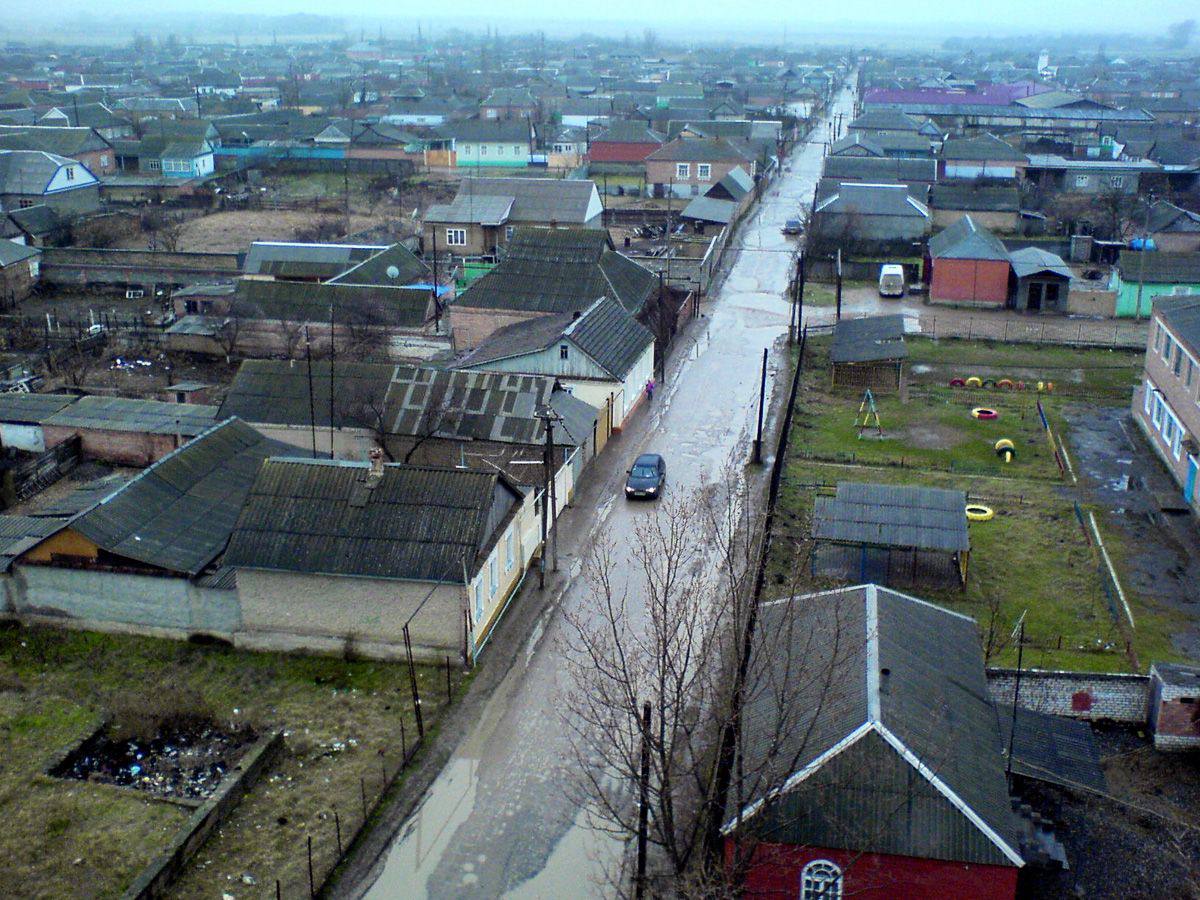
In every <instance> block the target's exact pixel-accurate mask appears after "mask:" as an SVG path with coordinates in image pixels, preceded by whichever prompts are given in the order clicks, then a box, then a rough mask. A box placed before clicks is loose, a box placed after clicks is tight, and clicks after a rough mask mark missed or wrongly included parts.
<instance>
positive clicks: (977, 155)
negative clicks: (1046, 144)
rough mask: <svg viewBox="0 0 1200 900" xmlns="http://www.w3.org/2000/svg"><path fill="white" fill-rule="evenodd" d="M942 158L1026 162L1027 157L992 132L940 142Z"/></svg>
mask: <svg viewBox="0 0 1200 900" xmlns="http://www.w3.org/2000/svg"><path fill="white" fill-rule="evenodd" d="M941 157H942V159H945V160H953V161H957V160H965V161H974V162H1026V161H1027V160H1028V157H1027V156H1026V155H1025V154H1024V153H1022V152H1021V151H1020V150H1018V149H1017V148H1016V147H1014V146H1013V145H1012V144H1010V143H1008V142H1007V141H1003V140H1001V139H1000V138H998V137H996V136H995V135H994V134H980V135H976V136H975V137H961V138H950V139H948V140H947V141H946V142H945V143H944V144H942V152H941Z"/></svg>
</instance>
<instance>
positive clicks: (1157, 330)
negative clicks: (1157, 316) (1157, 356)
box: [1154, 322, 1165, 353]
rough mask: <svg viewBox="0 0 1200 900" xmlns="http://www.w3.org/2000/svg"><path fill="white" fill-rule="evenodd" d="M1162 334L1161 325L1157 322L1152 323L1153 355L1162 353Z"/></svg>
mask: <svg viewBox="0 0 1200 900" xmlns="http://www.w3.org/2000/svg"><path fill="white" fill-rule="evenodd" d="M1164 333H1165V332H1163V327H1162V325H1160V324H1158V323H1157V322H1156V323H1154V352H1155V353H1162V345H1163V335H1164Z"/></svg>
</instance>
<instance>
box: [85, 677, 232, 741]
mask: <svg viewBox="0 0 1200 900" xmlns="http://www.w3.org/2000/svg"><path fill="white" fill-rule="evenodd" d="M109 711H110V713H111V714H112V723H111V725H110V727H109V732H110V734H111V735H112V738H113V740H116V741H121V740H133V739H134V738H142V739H144V740H150V739H152V738H154V737H156V736H157V735H159V734H160V733H162V732H164V731H175V732H183V731H194V730H197V729H200V728H203V727H205V726H207V725H211V724H212V722H213V711H212V707H211V706H209V704H208V702H207V701H206V700H205V699H204V698H203V697H202V696H201V694H200V692H199V691H198V690H196V689H195V688H191V687H186V686H183V685H181V684H179V682H178V681H176V680H175V679H169V680H168V681H166V682H163V683H159V684H155V685H152V686H148V687H146V688H143V689H136V690H135V689H130V690H127V691H122V692H121V693H119V694H117V695H116V696H115V697H114V698H113V700H112V702H111V703H110V704H109Z"/></svg>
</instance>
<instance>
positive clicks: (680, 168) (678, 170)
mask: <svg viewBox="0 0 1200 900" xmlns="http://www.w3.org/2000/svg"><path fill="white" fill-rule="evenodd" d="M675 177H676V178H691V177H692V164H691V163H675Z"/></svg>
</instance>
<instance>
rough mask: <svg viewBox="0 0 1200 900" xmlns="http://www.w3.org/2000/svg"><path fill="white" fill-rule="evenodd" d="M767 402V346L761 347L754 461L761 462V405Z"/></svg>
mask: <svg viewBox="0 0 1200 900" xmlns="http://www.w3.org/2000/svg"><path fill="white" fill-rule="evenodd" d="M766 402H767V348H766V347H763V361H762V379H761V381H760V382H759V385H758V434H757V436H756V437H755V438H754V461H755V462H756V463H761V462H762V440H763V435H762V432H763V407H764V406H765V405H766Z"/></svg>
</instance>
